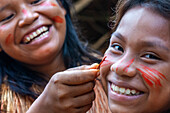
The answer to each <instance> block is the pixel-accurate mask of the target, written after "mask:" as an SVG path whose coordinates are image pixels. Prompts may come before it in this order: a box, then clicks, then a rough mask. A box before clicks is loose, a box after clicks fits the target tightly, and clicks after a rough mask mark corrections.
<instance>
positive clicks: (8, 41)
mask: <svg viewBox="0 0 170 113" xmlns="http://www.w3.org/2000/svg"><path fill="white" fill-rule="evenodd" d="M12 37H13V36H12V35H11V34H9V35H8V36H7V38H6V40H5V44H6V45H8V44H10V43H11V41H12V40H13V38H12Z"/></svg>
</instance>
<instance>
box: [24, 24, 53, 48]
mask: <svg viewBox="0 0 170 113" xmlns="http://www.w3.org/2000/svg"><path fill="white" fill-rule="evenodd" d="M51 28H52V27H50V28H49V31H48V34H46V35H45V36H43V37H41V38H39V39H37V40H33V41H32V42H30V43H29V44H26V45H29V46H34V45H35V46H37V45H41V44H44V43H46V42H48V41H49V40H50V39H51V37H50V35H51Z"/></svg>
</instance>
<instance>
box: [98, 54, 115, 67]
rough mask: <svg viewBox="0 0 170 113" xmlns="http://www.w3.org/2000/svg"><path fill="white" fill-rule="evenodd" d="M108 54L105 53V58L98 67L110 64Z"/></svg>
mask: <svg viewBox="0 0 170 113" xmlns="http://www.w3.org/2000/svg"><path fill="white" fill-rule="evenodd" d="M108 59H110V55H105V59H104V60H103V62H102V63H101V65H100V67H104V66H107V65H111V64H112V62H111V61H110V60H108Z"/></svg>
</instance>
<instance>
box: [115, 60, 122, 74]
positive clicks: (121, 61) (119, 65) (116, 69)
mask: <svg viewBox="0 0 170 113" xmlns="http://www.w3.org/2000/svg"><path fill="white" fill-rule="evenodd" d="M123 60H124V59H122V60H121V61H120V63H119V65H118V66H117V67H116V72H117V71H118V68H119V66H120V64H121V63H122V62H123Z"/></svg>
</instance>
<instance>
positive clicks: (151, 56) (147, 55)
mask: <svg viewBox="0 0 170 113" xmlns="http://www.w3.org/2000/svg"><path fill="white" fill-rule="evenodd" d="M143 57H145V58H147V59H153V60H160V58H159V57H157V56H156V55H152V54H145V55H143Z"/></svg>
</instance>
